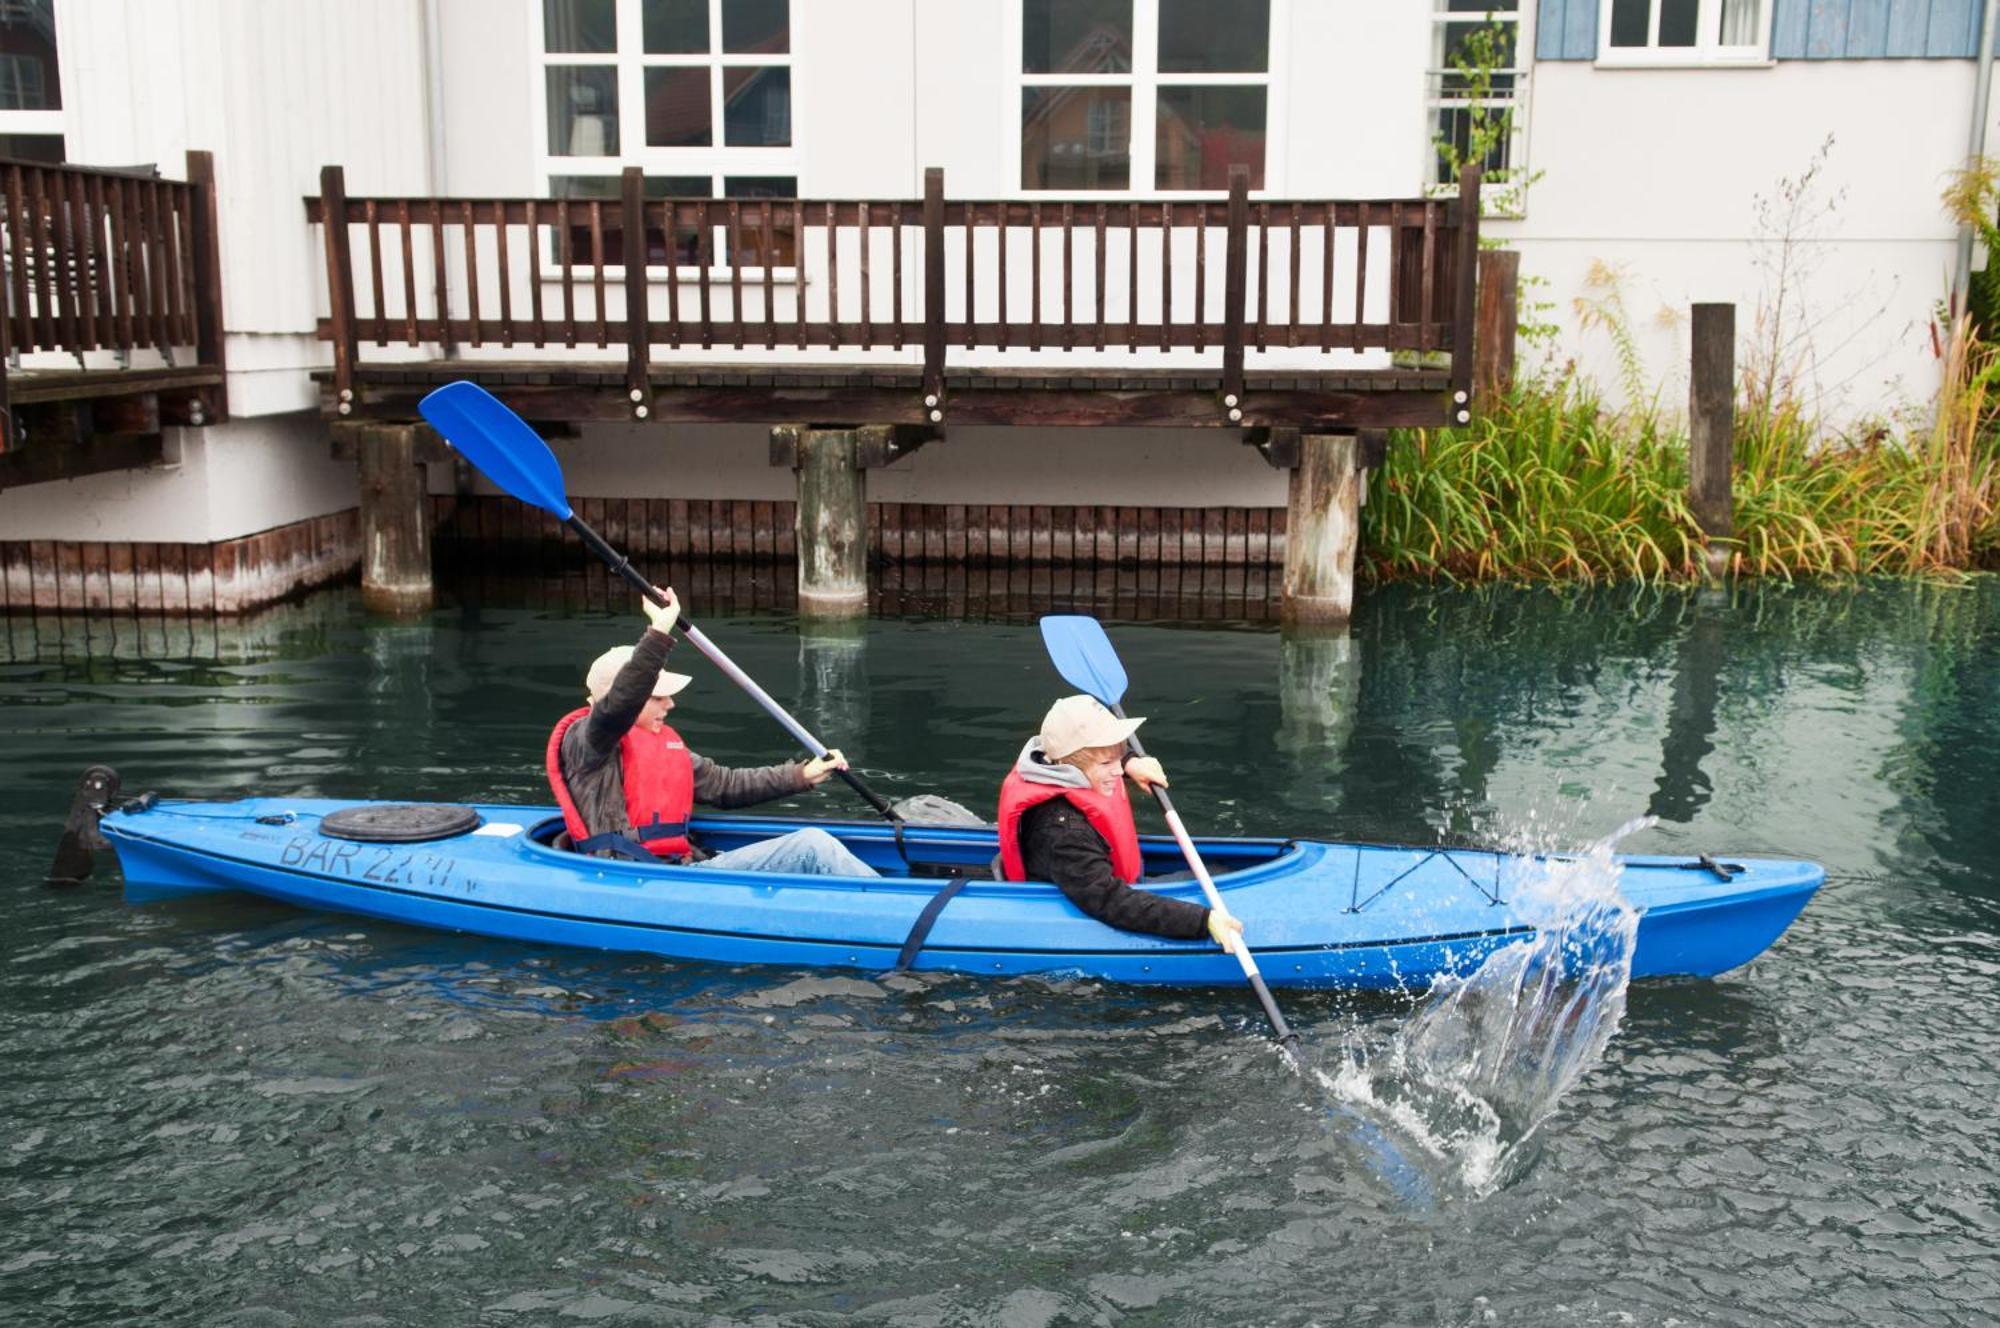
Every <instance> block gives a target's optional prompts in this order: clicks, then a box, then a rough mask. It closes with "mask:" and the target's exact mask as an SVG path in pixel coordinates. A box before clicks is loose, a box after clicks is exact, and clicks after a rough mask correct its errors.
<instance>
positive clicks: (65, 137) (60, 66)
mask: <svg viewBox="0 0 2000 1328" xmlns="http://www.w3.org/2000/svg"><path fill="white" fill-rule="evenodd" d="M62 10H63V6H62V5H56V6H55V8H54V10H53V11H52V13H51V18H52V19H53V21H54V22H55V25H56V71H55V73H56V84H57V86H58V87H60V88H61V89H62V90H63V104H62V105H61V106H60V107H59V108H58V109H56V110H53V111H7V110H0V134H21V135H38V136H41V137H46V138H59V139H61V140H62V145H63V161H64V162H65V163H68V162H69V108H70V106H71V105H72V104H74V102H75V100H76V97H75V90H76V84H75V81H74V80H73V79H71V77H70V72H71V71H70V70H69V69H68V68H67V67H66V65H67V61H66V60H65V58H64V54H63V35H62Z"/></svg>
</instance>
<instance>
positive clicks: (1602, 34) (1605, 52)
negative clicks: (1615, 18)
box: [1597, 0, 1778, 69]
mask: <svg viewBox="0 0 2000 1328" xmlns="http://www.w3.org/2000/svg"><path fill="white" fill-rule="evenodd" d="M1611 5H1612V0H1597V67H1598V68H1600V69H1660V68H1677V69H1690V68H1701V69H1730V68H1736V69H1767V68H1769V67H1770V66H1771V64H1772V61H1771V18H1772V13H1773V11H1775V10H1776V9H1777V7H1778V5H1777V0H1757V6H1758V7H1757V40H1756V41H1755V42H1752V43H1751V44H1749V45H1747V46H1724V45H1722V44H1721V43H1720V42H1719V41H1715V40H1712V39H1709V38H1707V37H1706V35H1705V34H1707V33H1711V32H1715V33H1719V32H1720V31H1721V28H1722V0H1700V9H1699V10H1698V11H1697V15H1696V18H1695V44H1694V45H1693V46H1657V45H1654V43H1655V42H1657V41H1658V40H1659V34H1660V0H1647V6H1648V8H1647V22H1646V36H1647V44H1646V45H1644V46H1613V45H1612V44H1611Z"/></svg>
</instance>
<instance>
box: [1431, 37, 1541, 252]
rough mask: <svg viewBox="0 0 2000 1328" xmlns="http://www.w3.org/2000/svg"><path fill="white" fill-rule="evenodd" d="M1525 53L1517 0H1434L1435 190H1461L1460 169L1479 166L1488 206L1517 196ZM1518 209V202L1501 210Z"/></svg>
mask: <svg viewBox="0 0 2000 1328" xmlns="http://www.w3.org/2000/svg"><path fill="white" fill-rule="evenodd" d="M1520 51H1521V14H1520V5H1519V0H1433V8H1432V12H1431V67H1430V69H1429V71H1428V75H1427V78H1428V83H1429V95H1428V97H1427V99H1426V104H1427V105H1428V106H1429V108H1430V121H1431V133H1430V170H1429V179H1430V182H1431V184H1432V185H1433V186H1434V187H1437V188H1450V187H1453V186H1456V185H1457V183H1458V174H1459V171H1460V169H1461V168H1462V167H1465V166H1469V165H1471V164H1472V163H1473V162H1474V161H1477V162H1478V163H1479V165H1480V168H1481V169H1482V170H1483V171H1485V173H1486V180H1487V184H1488V188H1487V189H1486V191H1485V192H1486V194H1487V198H1488V202H1489V204H1490V203H1492V202H1493V201H1494V199H1495V198H1497V197H1500V196H1501V195H1502V194H1503V193H1506V192H1509V189H1508V187H1509V186H1513V188H1512V189H1511V192H1512V193H1513V194H1514V195H1518V193H1519V188H1518V180H1519V177H1520V174H1521V172H1520V169H1519V167H1520V164H1521V163H1520V161H1519V158H1520V156H1521V155H1522V154H1521V146H1522V144H1524V143H1525V142H1526V136H1525V135H1524V134H1523V133H1522V127H1523V126H1522V123H1521V117H1522V111H1523V110H1524V109H1525V106H1526V101H1525V99H1524V98H1523V97H1522V96H1521V93H1522V91H1523V87H1524V85H1525V84H1526V82H1527V78H1528V71H1527V70H1526V69H1524V68H1522V67H1521V65H1520ZM1519 210H1520V208H1519V199H1518V197H1515V198H1514V199H1513V200H1512V205H1511V206H1507V207H1503V208H1502V211H1505V212H1518V211H1519Z"/></svg>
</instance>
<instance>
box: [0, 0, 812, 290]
mask: <svg viewBox="0 0 2000 1328" xmlns="http://www.w3.org/2000/svg"><path fill="white" fill-rule="evenodd" d="M4 2H5V0H0V4H4ZM539 9H540V11H541V20H542V56H541V69H540V71H539V73H538V84H539V90H540V93H541V96H542V99H543V117H542V119H543V126H544V141H543V142H542V145H541V153H540V158H541V167H542V172H543V175H544V177H545V178H546V179H547V180H548V182H549V191H550V193H551V195H552V196H554V197H559V198H615V197H617V196H618V193H619V179H618V177H619V173H620V171H621V170H622V169H623V168H624V167H625V166H628V165H635V166H639V167H642V168H643V169H644V170H645V172H646V194H647V197H649V198H689V197H695V198H769V197H782V198H791V197H796V196H797V194H798V176H797V174H796V172H797V166H796V159H795V156H794V154H793V151H792V146H793V145H792V68H791V59H792V57H791V8H790V4H789V0H540V2H539ZM718 186H719V187H718ZM719 214H720V210H719V209H718V222H719V221H720V220H721V216H720V215H719ZM571 221H572V225H571V227H570V234H569V235H568V236H566V237H563V239H562V242H561V244H560V245H559V246H558V247H559V248H561V249H563V250H565V251H566V253H565V254H563V255H558V258H557V261H564V260H565V258H567V260H568V261H573V262H576V263H579V264H587V263H589V262H590V261H591V237H590V231H589V227H588V225H587V224H586V225H583V226H578V225H576V224H574V223H575V218H574V217H573V216H572V218H571ZM680 229H681V231H682V233H681V234H678V235H675V236H674V237H673V238H672V241H671V243H669V241H668V240H667V238H666V237H664V236H661V235H658V234H654V235H649V236H648V237H647V251H648V252H647V260H648V262H650V263H659V264H665V263H669V262H672V263H676V264H685V263H693V262H695V261H697V255H698V253H699V250H700V245H699V243H698V239H699V237H698V236H697V234H696V233H695V231H694V230H693V229H692V228H687V227H682V228H680ZM726 229H727V228H726V226H725V227H719V228H718V231H717V234H716V236H715V237H712V243H711V246H710V253H711V255H712V256H713V257H714V258H715V260H716V261H722V258H723V256H724V255H728V256H729V257H730V258H732V259H733V260H736V261H742V262H745V263H748V262H757V263H761V262H763V261H764V259H765V257H766V255H765V254H764V241H763V228H762V225H761V223H760V224H758V225H755V226H752V225H750V224H748V223H746V224H745V227H744V231H745V233H744V234H743V235H741V236H737V237H730V236H728V235H727V234H725V233H724V232H725V231H726ZM753 231H754V232H755V233H754V234H752V233H751V232H753ZM604 246H605V256H606V258H607V260H608V261H610V262H612V263H616V262H618V261H619V256H620V255H621V254H622V253H623V252H624V250H623V247H622V246H623V237H622V236H614V235H612V234H607V235H606V236H605V238H604ZM770 247H771V250H772V254H771V257H773V258H774V259H775V260H776V261H778V262H783V263H790V262H792V261H794V258H795V255H796V245H795V244H794V243H793V237H792V235H791V229H790V227H789V226H786V227H782V228H780V227H774V228H773V235H772V244H771V246H770Z"/></svg>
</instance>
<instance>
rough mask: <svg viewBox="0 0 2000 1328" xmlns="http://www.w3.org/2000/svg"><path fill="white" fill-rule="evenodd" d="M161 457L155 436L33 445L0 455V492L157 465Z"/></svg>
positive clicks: (117, 436) (111, 436)
mask: <svg viewBox="0 0 2000 1328" xmlns="http://www.w3.org/2000/svg"><path fill="white" fill-rule="evenodd" d="M162 455H163V452H162V446H161V442H160V435H158V434H157V433H155V434H148V435H145V436H142V437H132V436H126V435H107V436H105V437H102V438H92V439H89V440H87V441H85V442H82V443H78V444H75V445H73V446H68V447H63V446H57V445H52V444H43V443H35V444H32V445H30V446H27V447H23V448H21V449H19V450H17V451H11V452H7V453H5V454H0V489H12V488H17V487H19V486H21V485H23V484H44V483H47V482H48V481H50V480H73V479H75V478H77V477H78V476H80V475H98V474H103V473H105V472H107V471H113V470H134V469H138V468H139V467H142V466H153V465H158V464H159V463H160V461H161V459H162Z"/></svg>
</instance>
